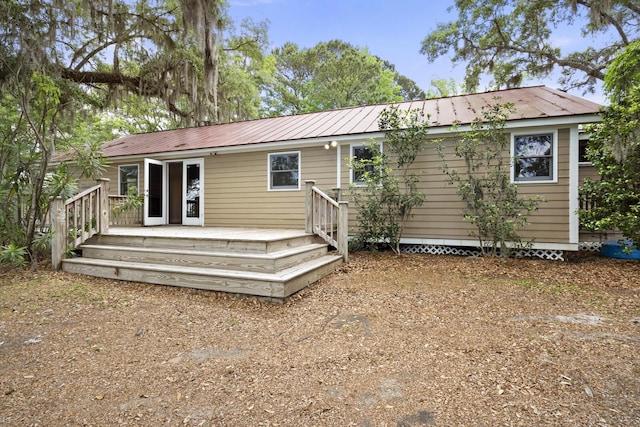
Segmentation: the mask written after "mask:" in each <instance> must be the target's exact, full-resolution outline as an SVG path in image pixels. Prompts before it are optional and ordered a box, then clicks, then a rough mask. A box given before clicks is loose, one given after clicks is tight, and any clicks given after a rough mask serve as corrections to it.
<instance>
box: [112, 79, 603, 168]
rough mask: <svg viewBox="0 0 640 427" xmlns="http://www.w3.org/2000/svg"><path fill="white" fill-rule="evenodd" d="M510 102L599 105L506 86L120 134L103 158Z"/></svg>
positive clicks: (554, 108)
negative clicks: (394, 112) (385, 113)
mask: <svg viewBox="0 0 640 427" xmlns="http://www.w3.org/2000/svg"><path fill="white" fill-rule="evenodd" d="M497 102H500V103H513V104H514V105H515V110H514V112H513V113H512V114H511V115H510V117H509V120H525V119H542V118H557V117H569V116H580V115H593V114H597V113H598V111H599V110H600V109H601V105H599V104H596V103H594V102H591V101H588V100H586V99H583V98H579V97H576V96H573V95H569V94H567V93H564V92H561V91H558V90H555V89H550V88H548V87H545V86H533V87H525V88H517V89H507V90H500V91H494V92H486V93H478V94H471V95H462V96H453V97H447V98H436V99H427V100H424V101H407V102H400V103H395V104H384V105H367V106H361V107H352V108H344V109H339V110H330V111H321V112H317V113H309V114H300V115H292V116H282V117H273V118H266V119H258V120H249V121H243V122H235V123H226V124H219V125H211V126H202V127H194V128H185V129H175V130H168V131H161V132H153V133H145V134H136V135H128V136H123V137H121V138H118V139H115V140H113V141H109V142H106V143H105V144H104V145H103V155H104V156H105V157H121V156H134V155H147V154H159V153H171V152H183V151H189V150H202V149H210V148H212V149H215V148H224V147H236V146H250V145H255V144H263V143H276V142H287V141H301V142H302V141H304V140H307V139H312V138H334V137H335V138H338V137H341V136H349V135H360V134H362V135H363V136H366V134H371V133H376V132H379V129H378V116H379V114H380V112H381V111H382V110H383V109H384V108H385V107H387V106H389V105H397V106H399V108H401V109H420V110H422V111H423V112H424V113H425V116H428V117H429V121H430V123H431V126H432V127H450V126H451V125H453V124H460V125H465V124H469V123H471V122H472V121H473V120H474V119H476V118H477V117H478V116H479V115H480V113H481V109H482V107H484V106H489V105H495V104H496V103H497Z"/></svg>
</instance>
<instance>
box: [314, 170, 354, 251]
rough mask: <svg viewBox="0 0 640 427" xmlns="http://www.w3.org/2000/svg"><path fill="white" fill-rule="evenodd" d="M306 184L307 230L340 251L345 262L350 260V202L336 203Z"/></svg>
mask: <svg viewBox="0 0 640 427" xmlns="http://www.w3.org/2000/svg"><path fill="white" fill-rule="evenodd" d="M305 183H306V220H305V230H306V231H307V233H314V234H317V235H318V236H320V237H321V238H322V239H324V240H325V241H326V242H327V243H329V244H330V245H332V246H334V247H335V248H336V249H338V253H340V255H342V258H343V259H344V261H345V262H347V261H348V260H349V202H345V201H335V200H333V199H332V198H331V197H329V196H328V195H327V194H326V193H324V192H323V191H322V190H320V189H319V188H318V187H316V186H315V181H313V180H309V181H305Z"/></svg>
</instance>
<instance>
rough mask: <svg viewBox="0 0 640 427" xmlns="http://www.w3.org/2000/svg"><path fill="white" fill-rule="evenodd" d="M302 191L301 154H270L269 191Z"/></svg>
mask: <svg viewBox="0 0 640 427" xmlns="http://www.w3.org/2000/svg"><path fill="white" fill-rule="evenodd" d="M299 189H300V152H292V153H274V154H269V190H299Z"/></svg>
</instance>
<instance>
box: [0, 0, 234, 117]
mask: <svg viewBox="0 0 640 427" xmlns="http://www.w3.org/2000/svg"><path fill="white" fill-rule="evenodd" d="M225 5H226V3H225V2H224V1H223V0H198V1H191V0H161V1H151V0H140V1H137V2H129V1H125V0H119V1H118V0H92V1H89V0H79V1H73V2H61V1H56V0H33V1H27V0H7V1H5V2H3V3H2V5H0V20H1V21H2V22H3V26H2V29H0V52H1V53H2V54H3V58H4V59H5V60H4V61H2V63H1V64H0V83H1V82H2V81H4V80H5V78H6V77H7V76H10V75H15V71H16V70H17V69H21V70H22V71H24V73H25V74H26V75H28V74H30V73H31V72H32V71H38V72H41V73H42V74H44V75H47V76H49V77H51V78H53V79H54V80H64V81H66V82H67V84H66V87H67V88H68V90H75V89H77V88H78V87H81V88H83V89H84V90H85V91H87V92H92V93H93V94H96V93H98V92H101V93H103V95H104V96H102V97H98V99H102V100H104V101H105V102H107V103H110V102H111V101H113V100H117V99H118V98H119V97H121V96H122V95H123V94H125V93H134V94H137V95H138V96H142V97H144V98H158V99H161V100H162V101H163V102H164V103H165V105H166V108H167V109H168V110H169V111H171V113H172V114H174V115H175V117H176V118H177V119H178V121H180V122H181V123H185V124H203V123H217V122H219V120H220V118H219V107H220V105H219V95H218V85H219V75H220V52H221V49H223V48H224V47H225V46H224V40H223V31H224V29H225V28H227V26H228V24H229V20H228V18H227V17H226V15H225ZM64 95H65V96H68V95H69V94H68V93H65V94H64ZM102 106H103V107H105V106H106V105H102Z"/></svg>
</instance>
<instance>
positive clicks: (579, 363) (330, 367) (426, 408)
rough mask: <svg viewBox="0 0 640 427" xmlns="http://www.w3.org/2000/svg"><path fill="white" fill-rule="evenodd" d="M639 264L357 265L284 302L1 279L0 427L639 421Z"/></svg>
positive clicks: (54, 276)
mask: <svg viewBox="0 0 640 427" xmlns="http://www.w3.org/2000/svg"><path fill="white" fill-rule="evenodd" d="M639 295H640V262H637V261H623V260H613V259H605V258H601V257H598V256H578V257H574V258H573V259H571V260H570V261H568V262H558V261H542V260H513V259H510V260H489V259H476V258H465V257H453V256H427V255H404V256H401V257H396V256H394V255H392V254H387V253H381V254H366V253H358V254H355V255H354V256H353V257H352V261H351V262H350V263H349V264H348V265H345V266H344V267H343V268H342V269H341V270H340V271H338V272H336V273H334V274H333V275H331V276H329V277H327V278H325V279H323V280H321V281H319V282H317V283H315V284H314V285H312V286H310V287H309V288H307V289H305V290H303V291H302V292H300V293H298V294H296V295H294V296H293V297H292V298H290V299H289V300H287V301H286V302H285V303H284V304H282V305H276V304H273V303H269V302H266V301H262V300H257V299H254V298H247V297H237V296H232V295H225V294H219V293H213V292H206V291H194V290H185V289H182V288H173V287H162V286H153V285H145V284H137V283H130V282H118V281H111V280H103V279H91V278H87V277H83V276H76V275H71V274H66V273H61V272H56V273H54V272H51V271H48V270H39V271H35V272H22V271H4V272H0V424H1V425H3V426H36V425H37V426H67V425H69V426H78V425H87V426H112V425H136V426H164V425H167V426H174V425H175V426H177V425H180V426H362V427H369V426H371V427H373V426H401V427H407V426H640V352H639V350H640V297H639Z"/></svg>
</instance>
